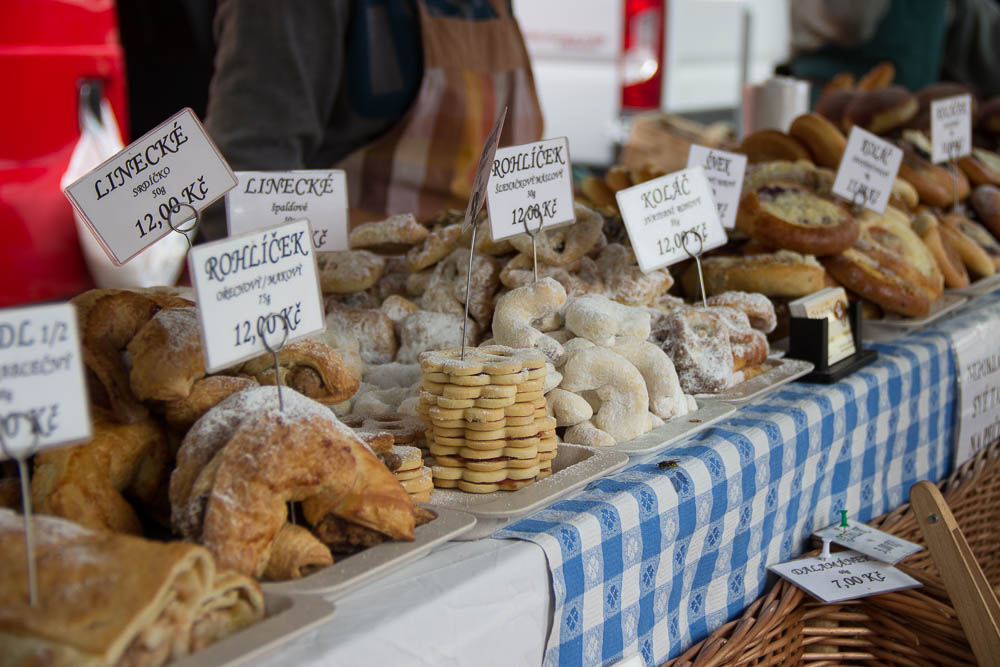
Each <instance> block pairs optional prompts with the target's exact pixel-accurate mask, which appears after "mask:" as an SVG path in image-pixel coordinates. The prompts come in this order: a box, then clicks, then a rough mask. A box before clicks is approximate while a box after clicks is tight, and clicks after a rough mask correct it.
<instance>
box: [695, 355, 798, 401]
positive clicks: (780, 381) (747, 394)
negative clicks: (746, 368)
mask: <svg viewBox="0 0 1000 667" xmlns="http://www.w3.org/2000/svg"><path fill="white" fill-rule="evenodd" d="M764 364H765V365H766V366H767V367H768V368H767V370H765V371H764V372H763V373H761V374H760V375H758V376H756V377H752V378H750V379H749V380H746V381H744V382H741V383H739V384H738V385H736V386H734V387H730V388H729V389H725V390H723V391H720V392H719V393H717V394H697V395H696V396H695V400H697V401H698V402H699V403H701V402H702V401H705V402H706V403H707V402H710V401H725V402H727V403H746V402H747V401H752V400H753V399H755V398H760V397H761V396H765V395H767V394H770V393H771V392H772V391H775V390H776V389H778V388H779V387H781V386H782V385H785V384H788V383H789V382H794V381H795V380H797V379H799V378H800V377H802V376H804V375H809V373H812V371H813V369H814V368H815V366H813V364H811V363H810V362H808V361H804V360H802V359H788V358H782V359H773V358H768V360H767V361H765V362H764Z"/></svg>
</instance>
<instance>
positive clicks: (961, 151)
mask: <svg viewBox="0 0 1000 667" xmlns="http://www.w3.org/2000/svg"><path fill="white" fill-rule="evenodd" d="M971 152H972V96H971V95H956V96H955V97H946V98H944V99H942V100H934V101H933V102H931V161H932V162H935V163H937V162H947V161H948V160H956V159H958V158H960V157H962V156H964V155H968V154H969V153H971Z"/></svg>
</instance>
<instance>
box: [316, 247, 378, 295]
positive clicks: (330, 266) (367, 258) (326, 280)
mask: <svg viewBox="0 0 1000 667" xmlns="http://www.w3.org/2000/svg"><path fill="white" fill-rule="evenodd" d="M316 266H317V268H318V269H319V284H320V287H321V288H322V290H323V292H333V293H336V294H349V293H351V292H359V291H361V290H366V289H368V288H369V287H371V286H372V285H374V284H375V283H377V282H378V279H379V278H381V277H382V273H383V272H384V271H385V259H384V258H382V257H379V256H378V255H376V254H375V253H373V252H369V251H368V250H335V251H333V252H318V253H316Z"/></svg>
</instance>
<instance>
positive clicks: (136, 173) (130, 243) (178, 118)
mask: <svg viewBox="0 0 1000 667" xmlns="http://www.w3.org/2000/svg"><path fill="white" fill-rule="evenodd" d="M235 185H236V176H235V175H234V174H233V171H232V169H230V168H229V165H228V164H227V163H226V161H225V159H223V157H222V154H221V153H219V149H217V148H216V147H215V144H213V143H212V140H211V139H210V138H209V136H208V134H207V133H206V132H205V128H203V127H202V126H201V123H200V122H198V118H197V117H196V116H195V115H194V112H193V111H191V109H182V110H181V111H179V112H177V113H176V114H174V115H173V116H171V117H170V118H168V119H167V120H166V121H165V122H163V123H161V124H160V125H159V126H157V127H156V128H154V129H153V130H150V131H149V132H147V133H146V134H145V135H143V136H142V137H141V138H139V139H137V140H136V141H134V142H132V143H131V144H129V145H128V146H126V147H125V148H124V149H122V151H121V152H119V153H118V154H116V155H114V156H113V157H111V158H109V159H108V160H106V161H104V162H103V163H101V165H99V166H98V167H96V168H95V169H94V170H93V171H91V172H89V173H88V174H86V175H85V176H84V177H83V178H81V179H79V180H78V181H76V182H74V183H71V184H70V185H68V186H67V187H66V189H65V190H64V192H65V194H66V196H67V197H68V198H69V200H70V202H72V204H73V206H74V207H75V208H76V210H77V212H78V213H79V214H80V217H81V218H83V220H84V221H85V222H86V223H87V225H88V226H89V227H90V229H91V231H92V232H93V233H94V235H95V236H96V237H97V240H98V241H100V242H101V245H102V246H103V247H104V250H105V252H107V253H108V257H110V258H111V261H113V262H114V263H115V264H117V265H122V264H124V263H126V262H128V261H129V260H130V259H132V258H133V257H135V256H136V255H138V254H139V253H140V252H142V251H143V250H145V249H146V248H148V247H149V246H151V245H153V244H154V243H156V242H157V241H159V240H160V239H162V238H163V237H164V236H166V235H167V234H170V233H173V232H172V230H171V228H170V225H171V223H173V225H174V226H175V227H177V226H185V227H186V226H187V225H186V222H185V221H189V220H190V219H191V217H192V216H193V214H192V212H191V208H193V209H196V210H198V211H201V210H202V209H204V208H205V207H206V206H208V205H209V204H211V203H212V202H214V201H215V200H217V199H219V198H220V197H222V196H223V195H224V194H226V192H227V191H228V190H229V189H230V188H232V187H233V186H235ZM188 207H191V208H188Z"/></svg>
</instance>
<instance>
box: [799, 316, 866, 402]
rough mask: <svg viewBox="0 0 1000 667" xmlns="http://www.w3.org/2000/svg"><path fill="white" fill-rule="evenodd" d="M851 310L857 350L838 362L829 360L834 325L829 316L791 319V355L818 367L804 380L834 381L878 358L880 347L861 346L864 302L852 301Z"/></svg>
mask: <svg viewBox="0 0 1000 667" xmlns="http://www.w3.org/2000/svg"><path fill="white" fill-rule="evenodd" d="M847 314H848V318H849V319H850V322H851V335H852V336H853V337H854V349H855V352H854V354H852V355H851V356H849V357H846V358H844V359H841V360H840V361H838V362H837V363H835V364H830V363H828V362H827V358H828V355H829V344H828V332H827V329H828V327H829V325H830V323H829V322H828V321H827V319H826V318H825V317H824V318H821V319H810V318H806V317H793V318H792V319H791V330H790V332H789V335H788V353H787V356H788V357H790V358H792V359H804V360H806V361H809V362H811V363H812V364H813V365H814V366H815V367H816V369H815V370H813V372H812V373H810V374H809V375H806V376H804V377H801V378H799V381H800V382H818V383H820V384H833V383H834V382H839V381H840V380H842V379H844V378H845V377H847V376H848V375H850V374H851V373H853V372H854V371H856V370H859V369H861V368H864V367H865V366H867V365H868V364H870V363H872V362H874V361H875V360H876V359H878V352H877V351H875V350H867V349H864V348H863V347H862V346H861V326H862V321H861V302H860V301H857V300H855V301H851V302H850V304H849V305H848V308H847Z"/></svg>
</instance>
